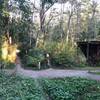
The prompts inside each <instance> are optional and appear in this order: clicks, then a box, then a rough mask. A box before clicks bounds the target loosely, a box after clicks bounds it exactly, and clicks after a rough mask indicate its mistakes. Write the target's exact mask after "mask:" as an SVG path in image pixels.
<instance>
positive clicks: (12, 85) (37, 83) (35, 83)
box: [0, 74, 100, 100]
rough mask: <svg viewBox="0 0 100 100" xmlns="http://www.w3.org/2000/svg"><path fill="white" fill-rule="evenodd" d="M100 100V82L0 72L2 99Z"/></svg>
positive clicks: (0, 94)
mask: <svg viewBox="0 0 100 100" xmlns="http://www.w3.org/2000/svg"><path fill="white" fill-rule="evenodd" d="M47 98H49V99H50V100H100V82H97V81H93V80H87V79H81V78H62V79H61V78H55V79H31V78H28V79H25V78H21V77H17V76H13V77H9V76H6V75H4V74H0V100H48V99H47Z"/></svg>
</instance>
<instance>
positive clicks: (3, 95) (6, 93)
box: [0, 74, 44, 100]
mask: <svg viewBox="0 0 100 100" xmlns="http://www.w3.org/2000/svg"><path fill="white" fill-rule="evenodd" d="M0 99H1V100H44V98H43V96H42V92H41V90H40V88H39V87H37V84H36V83H35V80H32V79H22V78H20V77H8V76H5V75H1V74H0Z"/></svg>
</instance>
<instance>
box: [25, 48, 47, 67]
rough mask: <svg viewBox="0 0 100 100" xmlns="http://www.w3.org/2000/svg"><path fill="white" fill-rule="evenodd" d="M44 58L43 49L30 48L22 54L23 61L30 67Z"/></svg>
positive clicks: (36, 64)
mask: <svg viewBox="0 0 100 100" xmlns="http://www.w3.org/2000/svg"><path fill="white" fill-rule="evenodd" d="M44 59H45V57H44V52H43V50H41V49H38V48H35V49H33V50H32V49H30V51H29V53H28V54H27V55H25V56H24V63H25V64H26V65H27V66H30V67H32V66H38V63H39V62H42V61H44Z"/></svg>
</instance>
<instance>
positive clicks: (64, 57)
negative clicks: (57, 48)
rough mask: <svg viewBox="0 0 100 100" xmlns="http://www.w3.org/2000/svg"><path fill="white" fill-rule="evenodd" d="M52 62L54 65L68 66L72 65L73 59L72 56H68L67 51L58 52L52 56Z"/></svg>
mask: <svg viewBox="0 0 100 100" xmlns="http://www.w3.org/2000/svg"><path fill="white" fill-rule="evenodd" d="M52 60H53V63H54V64H55V65H58V66H59V65H60V66H68V67H72V66H74V61H73V59H72V58H70V57H69V55H68V54H67V53H63V52H62V53H58V54H56V55H55V56H54V57H53V59H52Z"/></svg>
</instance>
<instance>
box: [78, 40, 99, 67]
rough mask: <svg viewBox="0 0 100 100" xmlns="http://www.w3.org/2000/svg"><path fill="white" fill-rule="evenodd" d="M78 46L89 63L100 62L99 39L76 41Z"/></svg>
mask: <svg viewBox="0 0 100 100" xmlns="http://www.w3.org/2000/svg"><path fill="white" fill-rule="evenodd" d="M77 44H78V47H79V48H80V49H81V51H82V52H83V54H84V55H85V57H86V59H87V62H88V63H89V64H91V65H94V64H98V63H100V41H83V42H77Z"/></svg>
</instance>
